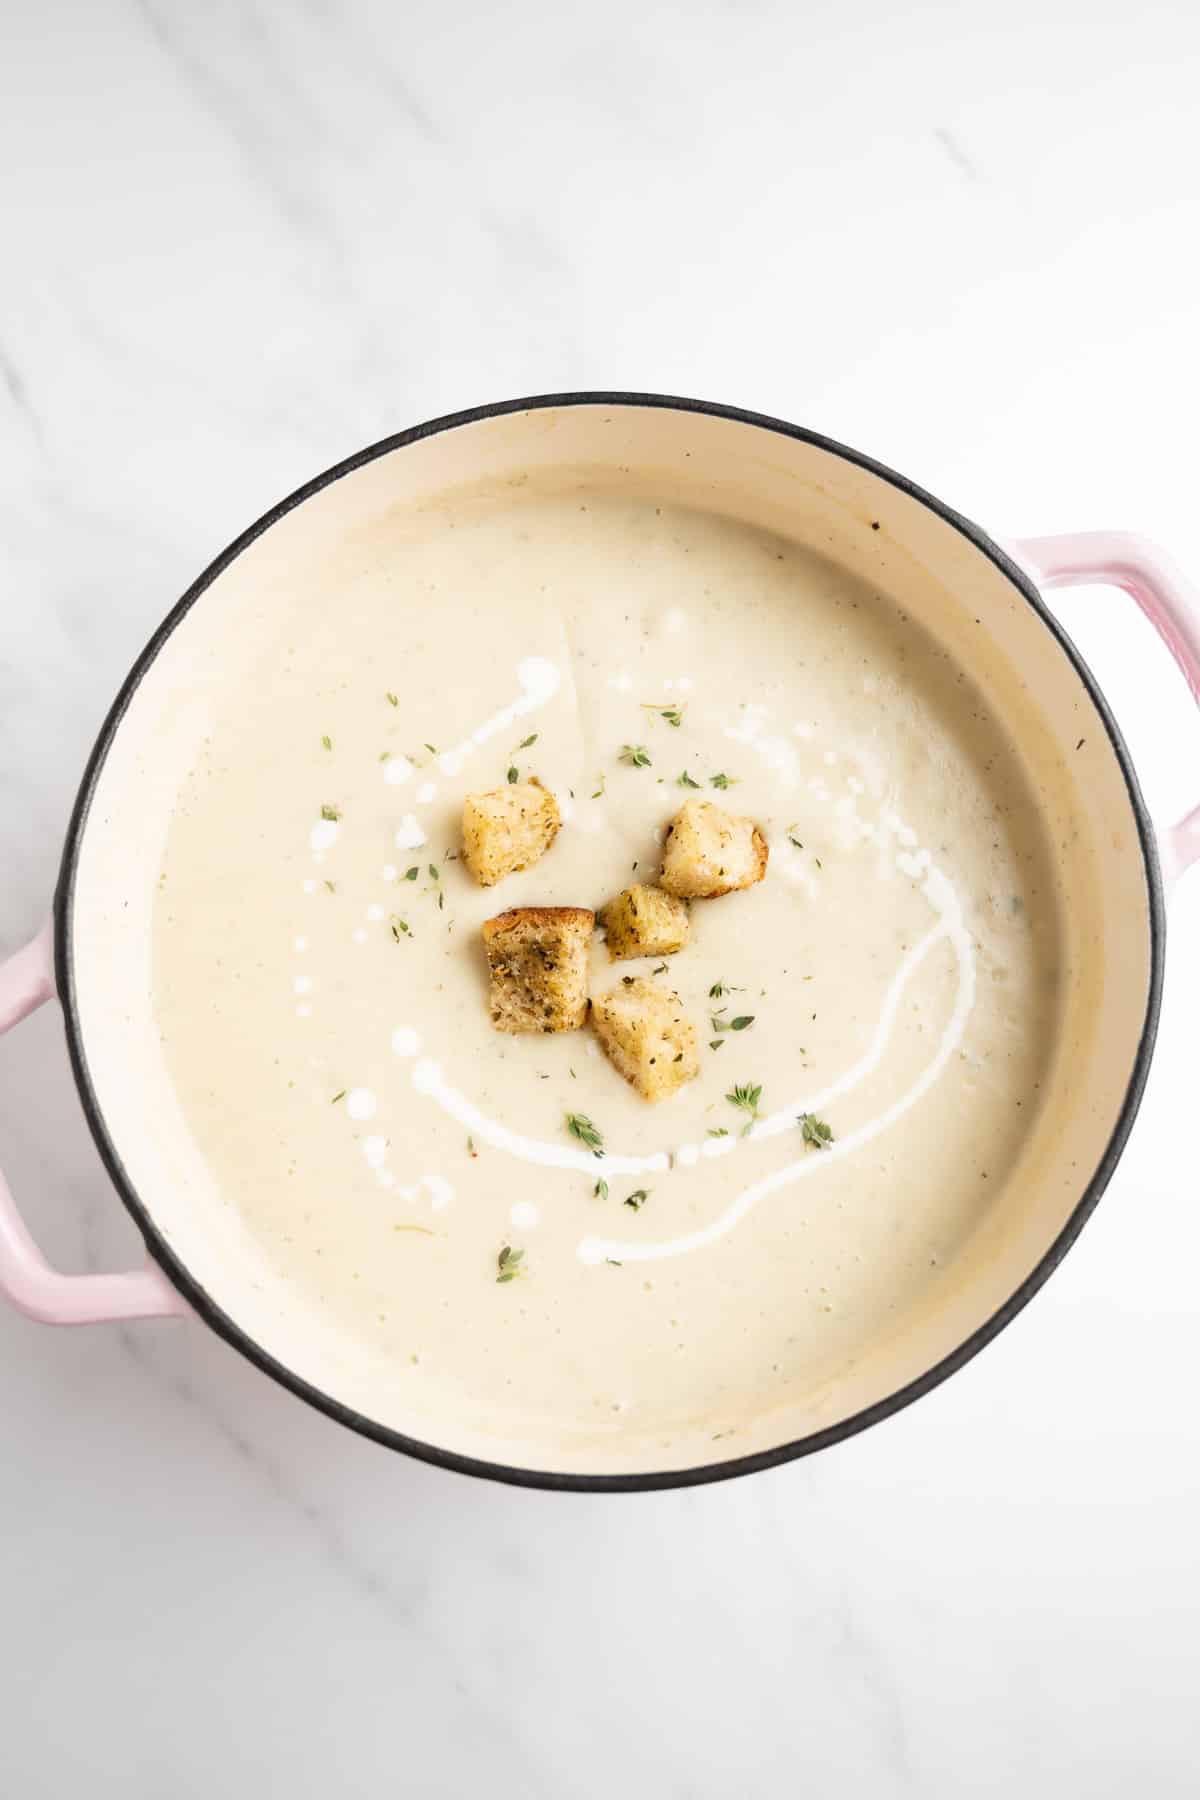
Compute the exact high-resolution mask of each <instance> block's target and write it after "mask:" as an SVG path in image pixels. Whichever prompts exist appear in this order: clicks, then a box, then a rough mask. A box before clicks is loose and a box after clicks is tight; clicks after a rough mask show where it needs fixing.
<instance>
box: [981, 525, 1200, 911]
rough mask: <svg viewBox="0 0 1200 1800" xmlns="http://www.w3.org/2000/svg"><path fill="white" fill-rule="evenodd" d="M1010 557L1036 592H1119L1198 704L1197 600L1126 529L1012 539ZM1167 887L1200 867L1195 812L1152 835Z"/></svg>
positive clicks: (1147, 544) (1150, 547)
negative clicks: (1128, 597) (1085, 588)
mask: <svg viewBox="0 0 1200 1800" xmlns="http://www.w3.org/2000/svg"><path fill="white" fill-rule="evenodd" d="M1011 548H1012V552H1013V555H1014V556H1015V557H1016V559H1017V561H1018V562H1019V563H1021V564H1023V565H1024V567H1025V568H1027V569H1028V570H1029V572H1030V574H1031V575H1032V576H1033V578H1034V580H1035V581H1036V582H1037V584H1038V586H1039V587H1044V588H1052V587H1079V586H1082V585H1084V584H1086V583H1089V582H1090V583H1096V584H1102V585H1106V586H1112V587H1119V588H1124V590H1125V592H1126V593H1127V594H1132V596H1133V598H1134V599H1135V600H1136V601H1137V603H1138V605H1139V606H1140V607H1141V609H1142V611H1143V612H1144V613H1145V615H1146V617H1147V618H1148V619H1149V621H1150V623H1151V624H1152V625H1153V627H1154V629H1155V631H1157V633H1158V635H1159V637H1160V638H1161V639H1162V641H1163V643H1164V644H1165V645H1166V646H1167V649H1168V650H1169V651H1170V652H1171V655H1172V656H1173V657H1174V658H1175V661H1176V662H1177V663H1178V664H1179V667H1180V669H1181V670H1182V671H1183V678H1184V680H1185V681H1186V682H1187V684H1188V687H1189V688H1190V689H1191V691H1192V698H1193V699H1194V700H1195V701H1196V703H1197V705H1200V597H1198V596H1197V594H1196V591H1195V589H1194V588H1192V587H1191V586H1190V585H1189V583H1188V582H1187V581H1186V580H1185V578H1184V577H1183V576H1182V575H1181V574H1180V572H1179V570H1178V569H1177V568H1176V567H1175V566H1174V564H1173V563H1172V562H1171V560H1170V558H1169V557H1168V556H1167V555H1166V553H1165V552H1164V551H1162V550H1160V549H1159V547H1158V545H1157V544H1153V543H1151V541H1150V539H1149V538H1144V537H1138V536H1137V535H1136V534H1135V533H1133V532H1131V531H1079V532H1075V533H1074V534H1072V535H1071V536H1069V537H1036V538H1020V539H1018V540H1017V542H1016V543H1014V544H1013V545H1012V546H1011ZM1159 839H1160V843H1161V846H1162V864H1163V876H1164V878H1165V880H1166V881H1167V883H1168V885H1170V884H1171V883H1172V882H1174V881H1177V880H1178V879H1179V877H1180V876H1181V875H1182V874H1183V872H1184V870H1185V869H1189V868H1190V867H1191V865H1192V864H1193V863H1194V862H1200V806H1196V807H1194V808H1193V809H1192V811H1191V812H1190V813H1188V814H1187V815H1186V817H1185V818H1182V819H1180V821H1179V823H1178V824H1177V825H1173V826H1171V827H1169V828H1168V829H1167V830H1165V831H1162V832H1160V833H1159Z"/></svg>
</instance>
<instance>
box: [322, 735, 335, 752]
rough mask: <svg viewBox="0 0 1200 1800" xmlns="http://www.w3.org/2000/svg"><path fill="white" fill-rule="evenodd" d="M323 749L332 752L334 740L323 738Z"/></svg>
mask: <svg viewBox="0 0 1200 1800" xmlns="http://www.w3.org/2000/svg"><path fill="white" fill-rule="evenodd" d="M321 748H322V750H332V749H333V739H332V738H331V737H327V736H326V737H322V739H321Z"/></svg>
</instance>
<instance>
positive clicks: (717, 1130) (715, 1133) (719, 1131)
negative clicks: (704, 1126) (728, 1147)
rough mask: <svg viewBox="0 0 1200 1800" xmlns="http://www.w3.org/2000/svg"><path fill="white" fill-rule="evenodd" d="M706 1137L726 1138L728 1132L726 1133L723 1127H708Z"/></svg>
mask: <svg viewBox="0 0 1200 1800" xmlns="http://www.w3.org/2000/svg"><path fill="white" fill-rule="evenodd" d="M708 1136H709V1137H728V1136H729V1132H728V1129H727V1128H726V1127H725V1126H724V1125H710V1126H709V1128H708Z"/></svg>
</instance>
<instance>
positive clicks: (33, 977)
mask: <svg viewBox="0 0 1200 1800" xmlns="http://www.w3.org/2000/svg"><path fill="white" fill-rule="evenodd" d="M53 994H54V956H53V951H52V949H51V936H50V925H49V923H47V924H46V926H45V927H44V929H43V930H42V931H40V932H39V933H38V935H37V937H35V938H34V940H33V942H32V943H31V944H26V946H25V948H24V949H23V950H18V951H17V953H16V955H15V956H11V957H10V958H9V960H8V961H7V962H6V963H3V964H0V1033H3V1032H5V1031H8V1030H10V1029H11V1027H12V1026H14V1025H16V1024H18V1023H19V1022H20V1021H21V1020H22V1019H24V1018H26V1017H27V1016H28V1014H29V1013H31V1012H35V1011H36V1010H37V1008H38V1007H39V1006H41V1005H43V1004H44V1002H45V1001H47V1000H49V999H51V998H52V997H53ZM0 1294H3V1295H4V1297H5V1299H6V1300H8V1301H10V1302H11V1303H12V1305H13V1306H15V1307H16V1309H17V1311H18V1312H23V1313H25V1314H26V1316H27V1317H28V1318H31V1319H41V1320H42V1321H43V1322H44V1323H45V1324H48V1325H92V1324H99V1323H102V1322H103V1321H104V1320H109V1319H163V1318H169V1317H178V1316H181V1315H184V1314H186V1312H187V1310H188V1309H187V1305H186V1304H185V1302H184V1301H183V1300H182V1299H181V1297H180V1296H179V1295H178V1294H177V1293H176V1292H175V1289H174V1288H173V1287H172V1286H171V1284H170V1282H169V1281H168V1280H167V1278H166V1276H165V1275H163V1274H162V1273H161V1271H160V1270H158V1269H156V1268H155V1267H154V1266H153V1264H150V1263H148V1264H147V1265H146V1267H145V1268H144V1269H131V1270H130V1272H129V1273H128V1274H127V1275H60V1274H59V1273H58V1271H57V1269H52V1268H51V1267H50V1264H49V1263H48V1262H47V1261H46V1259H45V1257H44V1256H43V1255H42V1253H41V1251H40V1250H39V1249H38V1247H37V1245H36V1244H35V1243H34V1241H33V1239H32V1238H31V1237H30V1235H29V1233H28V1231H27V1230H26V1229H25V1222H24V1220H23V1219H22V1218H21V1215H20V1213H19V1212H18V1211H17V1208H16V1203H15V1201H14V1200H13V1197H12V1194H11V1193H10V1192H9V1188H8V1183H7V1182H6V1181H5V1179H4V1176H3V1175H2V1174H0Z"/></svg>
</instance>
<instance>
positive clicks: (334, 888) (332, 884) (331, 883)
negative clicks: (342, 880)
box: [325, 875, 337, 894]
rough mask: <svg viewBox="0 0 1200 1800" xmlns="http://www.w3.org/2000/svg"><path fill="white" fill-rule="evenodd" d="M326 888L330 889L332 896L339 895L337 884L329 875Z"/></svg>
mask: <svg viewBox="0 0 1200 1800" xmlns="http://www.w3.org/2000/svg"><path fill="white" fill-rule="evenodd" d="M325 886H326V887H327V888H328V889H329V891H330V893H331V894H336V893H337V882H336V881H330V879H329V877H328V875H327V876H326V877H325Z"/></svg>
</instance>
